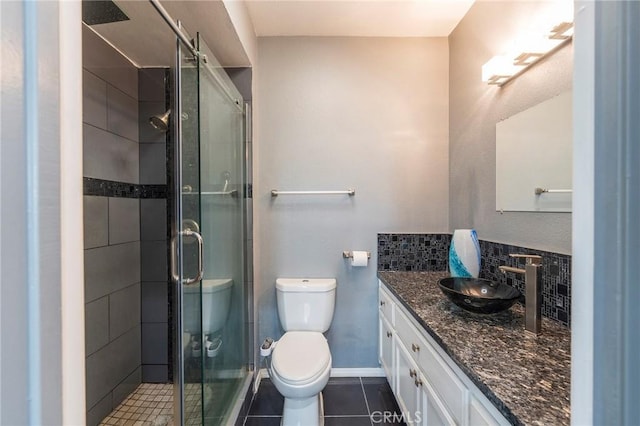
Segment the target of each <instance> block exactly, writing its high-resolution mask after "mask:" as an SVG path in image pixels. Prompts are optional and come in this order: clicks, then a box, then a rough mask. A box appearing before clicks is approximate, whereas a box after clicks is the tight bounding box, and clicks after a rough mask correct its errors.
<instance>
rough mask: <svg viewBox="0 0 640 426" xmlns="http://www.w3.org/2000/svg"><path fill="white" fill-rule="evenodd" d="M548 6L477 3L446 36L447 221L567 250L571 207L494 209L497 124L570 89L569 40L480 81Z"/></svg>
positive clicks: (488, 235)
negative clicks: (508, 72) (511, 72)
mask: <svg viewBox="0 0 640 426" xmlns="http://www.w3.org/2000/svg"><path fill="white" fill-rule="evenodd" d="M549 5H550V3H549V2H476V3H475V4H474V5H473V6H472V7H471V9H470V10H469V12H468V13H467V15H466V16H465V17H464V19H463V20H462V21H461V22H460V24H459V25H458V26H457V27H456V29H455V30H454V31H453V33H452V34H451V35H450V37H449V46H450V52H449V55H450V57H449V59H450V61H449V68H450V74H449V88H450V105H449V113H450V116H449V144H450V149H449V155H450V186H449V194H450V209H449V210H450V213H449V224H450V231H453V230H454V229H456V228H469V227H472V228H475V229H476V230H477V231H478V236H479V238H481V239H484V240H489V241H496V242H502V243H508V244H513V245H518V246H524V247H531V248H536V249H540V250H547V251H553V252H559V253H565V254H570V253H571V214H570V213H521V212H505V213H504V214H500V213H499V212H496V209H495V205H496V200H495V179H496V178H495V167H496V161H495V155H496V150H495V134H496V132H495V125H496V123H497V122H498V121H500V120H503V119H505V118H507V117H510V116H512V115H513V114H516V113H518V112H521V111H523V110H525V109H527V108H530V107H532V106H534V105H536V104H538V103H540V102H542V101H544V100H546V99H549V98H551V97H553V96H555V95H557V94H559V93H561V92H564V91H566V90H568V89H570V88H571V84H572V71H573V46H572V45H571V44H569V45H567V46H565V47H563V48H562V49H561V50H559V51H558V52H556V53H555V54H554V55H552V56H550V57H549V58H546V59H544V60H543V61H541V62H540V63H538V64H536V65H534V66H533V67H531V68H530V69H529V70H527V71H526V72H525V73H524V74H522V75H521V76H519V77H518V78H516V79H515V80H513V81H511V82H510V83H508V84H507V85H505V86H504V87H502V88H498V87H496V86H489V85H487V84H486V83H483V82H482V81H481V68H482V65H483V64H484V63H485V62H487V61H488V60H489V59H491V58H492V57H493V56H495V55H499V54H502V53H504V51H505V50H506V49H507V47H508V43H510V42H512V40H513V39H514V38H515V37H516V36H517V35H518V34H519V33H520V32H521V31H522V29H523V28H527V24H528V22H529V20H530V19H531V17H532V16H535V14H536V13H539V12H541V11H543V10H544V9H545V8H547V7H549Z"/></svg>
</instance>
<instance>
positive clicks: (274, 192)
mask: <svg viewBox="0 0 640 426" xmlns="http://www.w3.org/2000/svg"><path fill="white" fill-rule="evenodd" d="M340 194H346V195H348V196H350V197H352V196H354V195H356V190H355V189H347V190H346V191H278V190H277V189H272V190H271V196H272V197H277V196H278V195H340Z"/></svg>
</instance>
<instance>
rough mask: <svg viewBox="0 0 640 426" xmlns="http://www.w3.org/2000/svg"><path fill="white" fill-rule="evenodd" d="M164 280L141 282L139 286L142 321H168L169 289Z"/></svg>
mask: <svg viewBox="0 0 640 426" xmlns="http://www.w3.org/2000/svg"><path fill="white" fill-rule="evenodd" d="M167 287H168V285H167V282H166V281H159V282H143V283H142V284H141V287H140V299H141V315H140V318H141V321H142V323H143V324H144V323H149V322H156V323H165V324H167V323H168V321H169V320H168V317H169V301H168V299H169V289H168V288H167Z"/></svg>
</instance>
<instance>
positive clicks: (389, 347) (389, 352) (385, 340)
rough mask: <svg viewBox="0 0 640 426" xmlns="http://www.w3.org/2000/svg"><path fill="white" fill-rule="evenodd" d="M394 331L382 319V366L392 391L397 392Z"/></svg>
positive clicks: (382, 318)
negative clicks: (394, 368) (394, 369)
mask: <svg viewBox="0 0 640 426" xmlns="http://www.w3.org/2000/svg"><path fill="white" fill-rule="evenodd" d="M393 345H394V340H393V329H392V328H391V326H390V325H389V323H388V322H387V320H385V319H384V317H382V316H381V317H380V365H382V369H383V370H384V374H385V375H386V376H387V380H388V381H389V385H390V386H391V389H392V390H393V391H394V392H395V390H396V382H395V374H394V371H393Z"/></svg>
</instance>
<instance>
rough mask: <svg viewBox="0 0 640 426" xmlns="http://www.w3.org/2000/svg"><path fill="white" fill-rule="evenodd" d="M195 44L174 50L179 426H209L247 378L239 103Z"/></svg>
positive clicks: (226, 411)
mask: <svg viewBox="0 0 640 426" xmlns="http://www.w3.org/2000/svg"><path fill="white" fill-rule="evenodd" d="M183 47H184V46H183ZM196 47H197V50H198V52H199V55H197V56H194V55H192V54H191V53H189V51H188V50H187V49H185V48H183V49H181V50H182V51H181V52H180V81H179V83H180V96H179V98H180V99H179V102H180V118H179V119H180V122H179V127H180V135H181V147H180V148H179V149H180V150H181V155H180V157H181V161H180V169H181V171H180V177H181V183H180V188H181V190H180V200H179V202H178V204H179V205H181V208H179V212H178V219H179V222H178V223H180V226H179V229H180V230H181V232H180V235H179V238H178V240H179V250H178V255H179V261H180V267H181V268H179V269H181V271H182V273H181V274H180V275H181V285H180V288H181V294H180V296H181V300H182V303H181V305H182V315H181V319H182V321H181V323H182V330H181V333H180V334H181V335H182V336H183V338H182V354H183V356H182V362H181V365H180V366H179V368H180V369H181V373H182V374H181V377H182V380H181V385H180V392H181V400H182V416H183V424H186V425H189V424H206V425H217V424H227V423H229V422H231V421H232V420H233V419H230V416H231V415H233V408H234V406H235V403H236V401H238V400H239V398H241V397H242V395H240V393H241V390H242V386H243V384H244V383H245V379H246V377H247V375H248V374H249V372H248V369H247V366H248V360H247V359H246V352H247V351H246V344H247V343H246V342H247V338H248V335H247V321H246V319H247V304H246V297H247V295H246V294H245V292H246V289H245V285H244V283H245V281H246V280H245V277H244V258H243V257H244V254H243V253H244V247H243V244H244V240H245V236H244V217H243V215H244V211H245V209H244V203H245V200H244V188H245V185H244V146H245V145H244V134H243V130H244V114H243V105H244V104H243V100H242V96H241V95H240V94H239V93H238V91H237V90H236V89H235V87H234V86H233V84H232V83H231V81H230V80H229V78H228V76H227V75H226V73H225V72H224V70H223V69H222V67H221V66H220V65H219V63H218V62H217V60H216V59H215V57H214V56H213V54H212V53H211V51H210V50H209V48H208V47H207V46H206V44H205V43H204V42H203V41H202V40H201V39H200V36H199V34H198V36H197V37H196ZM200 266H202V268H200ZM200 271H202V274H201V276H199V272H200ZM194 277H195V278H194ZM190 281H194V282H192V283H190Z"/></svg>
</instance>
